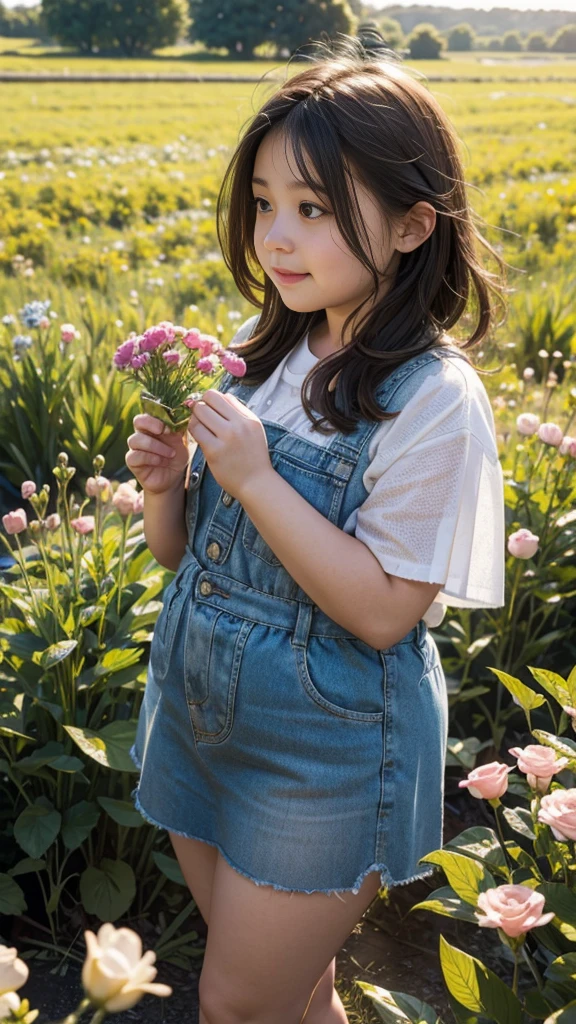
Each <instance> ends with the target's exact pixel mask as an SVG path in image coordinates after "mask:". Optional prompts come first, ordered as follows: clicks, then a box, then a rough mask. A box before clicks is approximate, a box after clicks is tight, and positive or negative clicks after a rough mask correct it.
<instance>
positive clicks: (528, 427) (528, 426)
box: [516, 412, 540, 437]
mask: <svg viewBox="0 0 576 1024" xmlns="http://www.w3.org/2000/svg"><path fill="white" fill-rule="evenodd" d="M539 426H540V419H539V417H538V416H536V414H535V413H533V412H521V413H520V415H519V416H518V418H517V420H516V429H517V430H518V433H519V434H524V436H525V437H529V436H530V434H536V433H537V431H538V427H539Z"/></svg>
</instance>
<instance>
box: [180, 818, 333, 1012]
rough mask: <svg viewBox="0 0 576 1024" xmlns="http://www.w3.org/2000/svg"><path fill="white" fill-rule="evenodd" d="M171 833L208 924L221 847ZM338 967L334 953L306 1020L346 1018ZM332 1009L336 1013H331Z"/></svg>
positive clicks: (193, 894) (315, 991)
mask: <svg viewBox="0 0 576 1024" xmlns="http://www.w3.org/2000/svg"><path fill="white" fill-rule="evenodd" d="M169 836H170V841H171V843H172V846H173V848H174V853H175V854H176V858H177V860H178V863H179V865H180V870H181V871H182V874H183V875H184V878H185V880H186V884H187V886H188V888H189V890H190V893H191V895H192V897H193V899H194V900H195V901H196V903H197V904H198V908H199V910H200V913H201V914H202V917H203V918H204V921H205V923H206V925H209V923H210V904H211V900H212V885H213V881H214V871H215V868H216V861H217V859H218V850H217V849H216V847H215V846H209V845H208V843H202V842H199V840H197V839H186V838H185V837H184V836H179V835H176V833H174V832H169ZM331 898H332V897H331ZM335 971H336V958H335V957H334V959H333V960H331V961H330V963H329V965H328V967H327V968H326V970H325V971H324V974H323V975H322V977H321V978H320V981H319V982H318V984H317V985H316V988H315V989H314V993H313V995H312V998H311V1000H310V1003H309V1006H308V1010H307V1012H306V1016H305V1018H304V1020H305V1024H340V1022H341V1021H342V1022H345V1021H346V1019H347V1018H346V1014H345V1011H344V1007H343V1006H342V1002H341V1000H340V996H339V995H338V993H337V992H336V989H335V988H334V976H335ZM330 1012H331V1013H332V1017H330V1016H327V1014H328V1013H330ZM332 1018H333V1021H332ZM200 1024H206V1018H205V1017H204V1015H203V1013H202V1012H200Z"/></svg>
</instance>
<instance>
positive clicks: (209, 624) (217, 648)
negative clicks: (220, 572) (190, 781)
mask: <svg viewBox="0 0 576 1024" xmlns="http://www.w3.org/2000/svg"><path fill="white" fill-rule="evenodd" d="M254 625H255V623H254V622H251V621H250V620H248V619H241V618H237V617H236V616H233V615H230V614H229V613H228V612H226V611H224V610H222V609H218V608H216V607H215V606H214V605H211V604H208V603H206V602H202V601H194V602H192V603H191V606H190V610H189V612H188V615H187V619H186V625H185V630H184V633H185V639H184V690H185V693H186V703H187V704H188V711H189V714H190V721H191V723H192V728H193V730H194V734H195V736H196V738H197V739H200V740H203V741H204V742H209V743H220V742H221V741H222V740H224V739H226V737H227V736H228V734H229V733H230V730H231V729H232V725H233V722H234V704H235V700H236V687H237V684H238V676H239V672H240V666H241V664H242V655H243V652H244V646H245V644H246V641H247V639H248V635H249V633H250V631H251V630H252V628H253V626H254Z"/></svg>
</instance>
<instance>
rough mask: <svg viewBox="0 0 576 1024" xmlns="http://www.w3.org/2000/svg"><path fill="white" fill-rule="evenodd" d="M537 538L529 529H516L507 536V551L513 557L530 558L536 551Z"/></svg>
mask: <svg viewBox="0 0 576 1024" xmlns="http://www.w3.org/2000/svg"><path fill="white" fill-rule="evenodd" d="M539 540H540V538H539V537H538V536H537V535H536V534H535V533H532V532H531V530H526V529H522V530H516V533H511V534H510V536H509V537H508V551H509V552H510V554H511V555H514V558H532V556H533V555H535V554H536V552H537V551H538V542H539Z"/></svg>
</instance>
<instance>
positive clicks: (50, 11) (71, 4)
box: [42, 0, 111, 53]
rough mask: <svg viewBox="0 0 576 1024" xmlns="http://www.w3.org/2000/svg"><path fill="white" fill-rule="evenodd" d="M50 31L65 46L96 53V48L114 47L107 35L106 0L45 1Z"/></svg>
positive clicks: (44, 17) (46, 23) (44, 15)
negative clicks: (107, 45) (103, 46)
mask: <svg viewBox="0 0 576 1024" xmlns="http://www.w3.org/2000/svg"><path fill="white" fill-rule="evenodd" d="M42 16H43V19H44V22H45V25H46V28H47V30H48V32H49V33H50V35H51V36H53V38H54V39H57V40H58V42H59V43H61V44H62V46H73V47H75V48H76V49H77V50H81V51H82V52H83V53H92V50H93V48H94V47H95V46H102V44H103V42H104V45H106V43H111V39H110V38H109V35H108V34H107V32H106V22H107V19H108V4H107V2H106V0H42Z"/></svg>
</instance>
